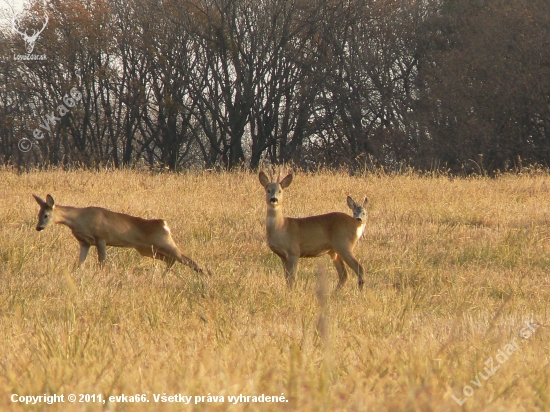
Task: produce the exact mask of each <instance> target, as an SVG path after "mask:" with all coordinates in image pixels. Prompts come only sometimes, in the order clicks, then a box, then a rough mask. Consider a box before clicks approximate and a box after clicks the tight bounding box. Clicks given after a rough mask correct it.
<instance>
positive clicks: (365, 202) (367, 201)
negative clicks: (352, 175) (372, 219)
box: [363, 196, 369, 207]
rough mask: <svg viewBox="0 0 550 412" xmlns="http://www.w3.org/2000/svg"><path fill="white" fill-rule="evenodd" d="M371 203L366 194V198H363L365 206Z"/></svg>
mask: <svg viewBox="0 0 550 412" xmlns="http://www.w3.org/2000/svg"><path fill="white" fill-rule="evenodd" d="M367 203H369V198H368V197H367V196H365V200H363V207H365V206H366V205H367Z"/></svg>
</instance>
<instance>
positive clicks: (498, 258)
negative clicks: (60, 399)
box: [0, 169, 550, 411]
mask: <svg viewBox="0 0 550 412" xmlns="http://www.w3.org/2000/svg"><path fill="white" fill-rule="evenodd" d="M32 193H36V194H37V195H39V196H41V197H45V196H46V194H47V193H51V194H52V195H53V196H54V198H55V200H56V202H57V203H58V204H61V205H72V206H91V205H95V206H103V207H106V208H109V209H111V210H115V211H119V212H124V213H128V214H132V215H136V216H141V217H146V218H163V219H165V220H167V221H168V223H169V225H170V227H171V229H172V233H173V237H174V239H175V241H176V243H177V244H178V245H179V247H180V249H181V250H182V251H183V252H184V253H185V254H187V255H189V256H191V257H192V258H193V259H195V260H196V261H197V262H199V264H201V265H204V266H206V267H208V268H209V270H210V271H211V275H209V276H208V275H205V276H202V277H201V276H199V275H197V274H195V273H194V272H193V271H192V270H191V269H189V268H187V267H185V266H182V265H179V264H176V265H175V266H174V268H173V269H172V270H171V271H170V272H168V273H167V274H166V275H165V274H164V272H165V265H164V264H163V263H162V262H159V261H154V260H153V259H149V258H144V257H141V256H140V255H139V254H138V253H137V252H136V251H134V250H133V249H115V248H109V249H108V252H107V264H106V267H105V269H101V268H100V267H99V265H98V264H97V253H96V249H95V248H92V250H91V251H90V255H89V257H88V261H87V262H86V264H85V266H84V267H83V268H81V269H76V268H75V263H76V262H77V260H78V253H79V252H78V251H79V247H78V243H77V241H76V240H75V239H74V238H73V236H72V234H71V232H70V230H69V229H68V228H67V227H65V226H62V225H55V226H51V227H48V228H47V229H46V230H44V231H42V232H37V231H36V230H35V226H36V223H37V213H38V209H39V208H38V205H37V204H36V202H35V201H34V199H33V198H32V196H31V194H32ZM348 194H349V195H351V196H352V197H354V198H355V199H356V200H359V199H361V198H362V197H363V196H364V195H365V194H367V195H368V196H369V199H370V202H369V205H368V210H369V222H368V225H367V229H366V231H365V235H364V238H363V239H362V240H361V241H360V242H359V243H358V245H357V248H356V256H357V257H358V259H359V260H360V261H361V262H362V263H363V265H364V267H365V270H366V272H367V276H366V279H365V280H366V283H365V289H364V290H363V291H359V290H358V288H357V277H356V276H355V275H354V274H353V272H351V273H350V276H349V278H348V282H347V283H346V285H345V286H344V288H343V289H342V290H340V291H338V292H336V293H335V292H334V287H335V285H336V282H337V275H336V271H335V270H334V268H333V267H332V263H331V261H330V258H328V257H320V258H316V259H307V260H301V263H300V269H299V271H298V276H297V282H296V288H295V290H292V291H289V290H288V289H287V286H286V283H285V280H284V277H283V268H282V264H281V262H280V260H279V258H278V257H277V256H275V255H274V254H273V253H272V252H271V251H270V250H269V248H268V247H267V244H266V234H265V213H266V205H265V203H264V191H263V188H262V187H261V186H260V184H259V182H258V178H257V175H256V174H255V173H247V172H235V173H210V172H196V173H184V174H172V173H152V172H139V171H102V172H85V171H55V170H54V171H47V172H32V173H25V174H17V173H15V172H12V171H10V170H5V169H4V170H0V212H1V213H0V410H2V411H4V410H6V411H9V410H13V411H20V410H25V411H27V410H30V411H39V410H40V411H100V410H109V411H111V410H112V411H115V410H116V411H118V410H120V411H135V410H137V411H141V410H143V411H156V410H162V411H187V410H188V411H279V410H282V411H285V410H288V411H367V410H369V411H370V410H372V411H379V410H381V411H385V410H387V411H430V410H432V411H455V410H461V409H463V410H468V411H480V410H484V411H516V410H518V411H531V410H549V409H550V367H549V355H550V347H549V343H548V342H549V340H550V339H549V338H550V328H549V326H550V320H548V318H549V317H550V313H549V311H550V277H549V272H550V175H548V174H546V173H542V172H541V173H534V172H533V173H525V174H523V175H503V176H501V177H499V178H496V179H489V178H481V177H480V178H472V179H454V180H451V179H449V178H448V177H421V176H418V175H415V174H412V173H411V174H405V175H400V176H387V175H384V174H368V175H365V176H356V177H350V176H348V175H347V174H344V173H332V172H321V173H317V174H313V175H311V174H305V173H298V174H297V175H296V176H295V180H294V182H293V183H292V185H291V186H290V187H289V188H288V189H287V190H286V195H285V209H284V210H285V214H286V215H287V216H294V217H299V216H308V215H313V214H320V213H326V212H329V211H341V212H345V213H349V212H350V211H349V210H348V209H347V206H346V195H348ZM323 290H324V291H325V293H323ZM319 291H321V292H319ZM526 322H527V324H529V326H530V327H531V329H529V327H528V326H527V324H526ZM514 345H515V346H514ZM14 394H15V395H14ZM43 394H58V395H62V394H63V395H64V400H65V402H64V403H56V404H52V405H48V404H45V403H37V404H34V405H25V404H23V403H21V402H18V403H15V402H12V399H13V396H15V399H16V400H17V399H24V398H19V396H20V395H21V396H25V395H29V396H38V395H43ZM69 394H76V395H77V396H79V395H80V394H90V395H93V394H95V395H96V400H97V399H98V398H97V396H98V395H101V397H102V400H107V401H106V402H105V403H103V402H95V403H94V402H88V403H79V402H78V400H79V399H78V398H77V402H75V403H69V402H68V401H67V397H68V395H69ZM122 394H124V395H126V396H127V398H128V399H130V397H131V396H135V395H141V394H144V395H145V397H146V398H147V399H148V400H149V402H146V403H143V402H139V403H129V402H126V403H124V402H116V398H115V401H114V402H110V401H109V397H111V396H120V395H122ZM178 394H180V395H182V396H183V395H185V396H192V398H191V401H190V403H189V404H188V405H186V404H185V403H181V402H180V403H176V402H161V401H159V402H155V399H156V398H158V397H159V396H162V395H166V396H173V395H178ZM240 394H242V395H243V396H260V395H262V394H264V395H265V396H277V397H278V398H277V399H278V400H280V398H279V397H280V396H281V395H282V394H283V396H284V400H286V401H287V402H278V403H272V402H269V403H267V402H236V401H235V400H233V402H231V401H230V400H229V397H230V396H239V395H240ZM209 395H210V398H209V397H208V396H209ZM467 395H469V396H467ZM196 396H197V397H200V398H195V397H196ZM202 396H204V398H202ZM214 396H216V397H218V398H217V399H214V398H213V397H214ZM453 396H454V397H455V398H456V401H455V400H454V399H453ZM221 397H223V402H220V400H221V399H222V398H221ZM119 400H120V398H119ZM134 400H135V399H134ZM140 400H141V398H140ZM160 400H162V399H160ZM171 400H174V399H171ZM209 400H210V402H209ZM215 400H217V402H216V401H215ZM250 400H252V398H250ZM256 400H257V399H256ZM264 400H265V399H264ZM196 401H197V402H196ZM241 401H243V398H241ZM457 402H463V405H462V406H459V405H458V403H457Z"/></svg>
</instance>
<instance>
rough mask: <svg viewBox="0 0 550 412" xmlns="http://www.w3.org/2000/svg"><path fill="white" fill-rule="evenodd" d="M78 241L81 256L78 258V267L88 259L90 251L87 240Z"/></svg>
mask: <svg viewBox="0 0 550 412" xmlns="http://www.w3.org/2000/svg"><path fill="white" fill-rule="evenodd" d="M78 243H80V257H79V259H78V267H81V266H82V265H83V264H84V262H85V261H86V258H87V257H88V252H89V251H90V244H88V243H85V242H80V241H79V242H78Z"/></svg>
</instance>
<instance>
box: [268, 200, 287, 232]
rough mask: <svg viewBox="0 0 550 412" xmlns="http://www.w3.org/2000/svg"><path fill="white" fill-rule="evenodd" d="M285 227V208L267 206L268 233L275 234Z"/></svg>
mask: <svg viewBox="0 0 550 412" xmlns="http://www.w3.org/2000/svg"><path fill="white" fill-rule="evenodd" d="M284 225H285V218H284V216H283V208H282V206H280V205H277V206H272V205H268V206H267V219H266V226H267V232H268V233H270V232H274V231H276V230H278V229H281V228H282V227H283V226H284Z"/></svg>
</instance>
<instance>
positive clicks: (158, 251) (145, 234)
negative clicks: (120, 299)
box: [33, 195, 203, 273]
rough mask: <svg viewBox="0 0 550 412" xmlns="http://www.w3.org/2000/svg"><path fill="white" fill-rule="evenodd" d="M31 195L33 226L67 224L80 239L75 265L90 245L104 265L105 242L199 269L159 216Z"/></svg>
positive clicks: (108, 244)
mask: <svg viewBox="0 0 550 412" xmlns="http://www.w3.org/2000/svg"><path fill="white" fill-rule="evenodd" d="M33 196H34V198H35V199H36V202H37V203H38V204H39V205H40V212H39V213H38V225H37V226H36V230H38V231H40V230H44V229H45V228H46V226H48V224H50V223H52V222H53V223H60V224H63V225H66V226H68V227H69V228H70V229H71V230H72V232H73V235H74V237H75V238H76V239H77V240H78V243H80V259H79V263H78V266H79V267H80V266H81V265H82V264H83V263H84V261H85V260H86V257H87V256H88V251H89V250H90V246H92V245H95V246H96V247H97V255H98V258H99V264H100V265H101V267H104V266H105V256H106V250H107V246H117V247H133V248H134V249H136V250H137V251H138V252H139V253H140V254H141V255H142V256H149V257H152V258H156V259H160V260H163V261H165V262H166V263H167V265H168V268H170V267H172V265H173V264H174V262H175V261H176V260H177V261H178V262H180V263H183V264H185V265H187V266H189V267H191V268H192V269H193V270H195V271H196V272H198V273H203V271H202V269H201V268H200V267H199V266H198V265H197V264H196V263H195V262H194V261H193V260H191V259H190V258H188V257H187V256H185V255H183V254H182V253H181V252H180V250H179V249H178V247H177V246H176V243H175V242H174V240H173V239H172V235H171V234H170V229H169V228H168V225H167V224H166V222H165V221H164V220H162V219H142V218H140V217H135V216H130V215H126V214H124V213H117V212H112V211H110V210H107V209H103V208H102V207H71V206H60V205H56V204H55V202H54V199H53V197H52V196H51V195H48V196H47V197H46V201H44V200H42V199H41V198H40V197H38V196H36V195H33Z"/></svg>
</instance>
